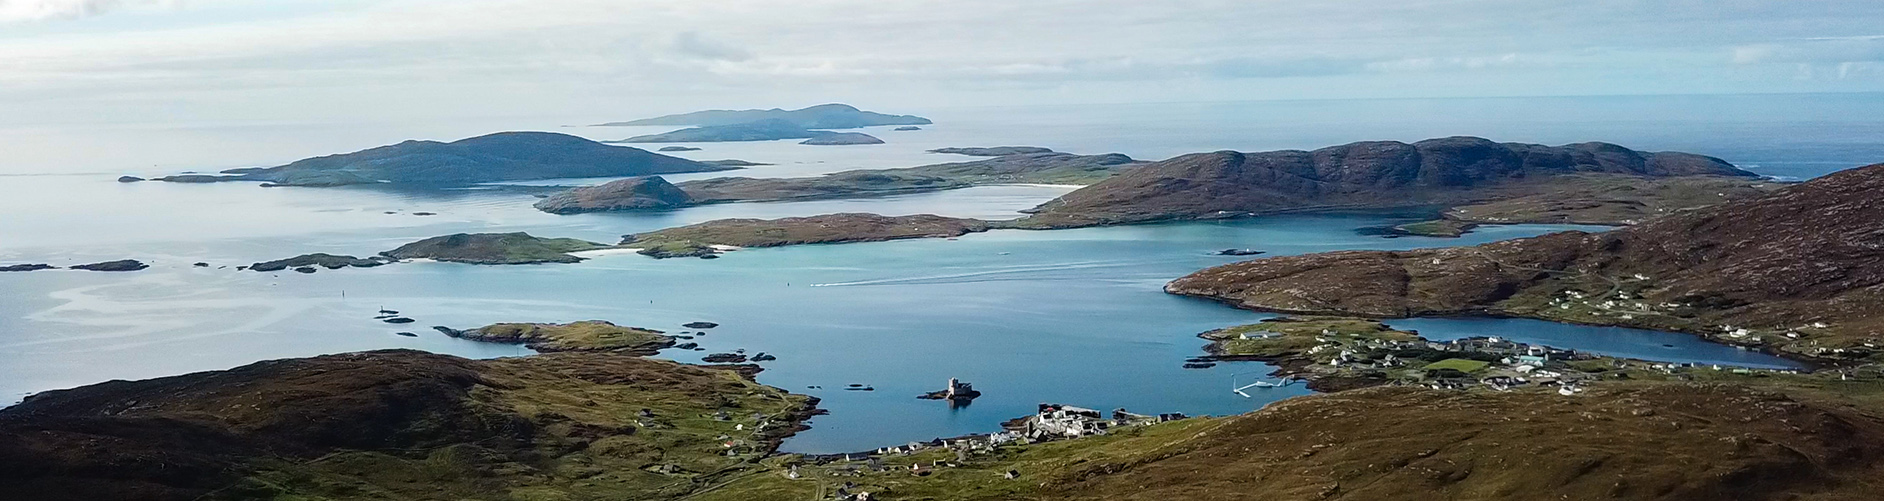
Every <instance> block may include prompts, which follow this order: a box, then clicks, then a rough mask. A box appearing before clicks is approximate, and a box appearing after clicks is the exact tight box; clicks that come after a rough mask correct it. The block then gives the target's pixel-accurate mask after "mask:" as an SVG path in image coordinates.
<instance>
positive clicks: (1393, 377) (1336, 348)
mask: <svg viewBox="0 0 1884 501" xmlns="http://www.w3.org/2000/svg"><path fill="white" fill-rule="evenodd" d="M1201 336H1202V337H1204V338H1206V339H1210V340H1212V341H1213V343H1212V345H1211V347H1210V348H1209V350H1210V351H1211V353H1212V356H1211V357H1205V358H1202V359H1197V360H1198V361H1203V360H1210V361H1219V360H1261V361H1268V362H1272V363H1274V364H1276V365H1277V366H1279V367H1280V368H1279V369H1278V370H1277V371H1276V373H1275V374H1274V376H1276V377H1279V378H1281V379H1282V381H1281V382H1269V383H1266V384H1251V385H1248V386H1242V387H1238V388H1237V389H1238V391H1242V390H1244V389H1247V388H1249V387H1273V386H1279V385H1282V384H1286V383H1287V382H1290V381H1294V380H1301V381H1306V382H1308V383H1309V384H1310V387H1311V388H1316V387H1317V385H1318V384H1319V385H1321V386H1327V385H1329V381H1339V382H1340V383H1341V384H1343V385H1346V386H1345V387H1357V386H1375V385H1397V386H1424V387H1429V388H1434V389H1451V390H1465V389H1487V390H1491V391H1511V390H1516V389H1520V388H1527V387H1529V388H1545V389H1551V390H1554V391H1556V392H1558V393H1560V394H1563V395H1566V396H1568V395H1575V394H1578V393H1581V392H1582V391H1583V388H1584V387H1586V386H1587V385H1589V384H1591V383H1595V382H1598V381H1604V380H1629V379H1684V380H1685V379H1694V378H1696V377H1697V376H1699V375H1700V374H1699V371H1707V372H1713V373H1720V374H1724V375H1730V376H1731V375H1738V376H1756V375H1770V374H1798V373H1799V371H1797V370H1793V369H1751V368H1740V367H1726V366H1720V365H1702V364H1686V363H1667V362H1653V361H1646V360H1635V359H1626V358H1617V357H1607V356H1600V355H1595V354H1591V353H1584V352H1578V351H1573V350H1565V349H1560V348H1553V347H1549V346H1543V345H1534V344H1527V343H1521V342H1515V341H1511V340H1508V339H1502V338H1499V337H1491V336H1487V337H1473V338H1465V339H1457V340H1451V341H1432V340H1428V339H1425V338H1422V337H1420V336H1419V335H1418V333H1417V332H1409V331H1399V330H1394V329H1392V328H1390V327H1388V326H1386V325H1384V324H1381V323H1379V322H1375V321H1372V320H1362V319H1348V318H1316V317H1307V318H1290V317H1284V318H1276V319H1270V320H1265V321H1263V322H1261V323H1257V324H1251V325H1245V326H1238V327H1232V328H1228V329H1220V330H1217V331H1211V332H1207V333H1204V334H1202V335H1201ZM1193 363H1196V362H1193ZM1709 377H1712V376H1709Z"/></svg>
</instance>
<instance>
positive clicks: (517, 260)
mask: <svg viewBox="0 0 1884 501" xmlns="http://www.w3.org/2000/svg"><path fill="white" fill-rule="evenodd" d="M608 247H609V246H607V245H602V244H598V243H595V242H590V241H586V240H578V239H574V238H540V237H534V236H531V235H530V234H528V233H477V234H467V233H459V234H455V235H445V236H440V237H432V238H427V239H425V240H420V241H417V242H413V243H409V244H406V245H402V246H400V247H399V248H397V249H393V250H390V251H386V252H382V253H381V254H382V255H385V256H386V257H391V258H394V259H420V258H423V259H435V260H439V261H447V262H456V263H471V264H536V263H574V262H578V261H581V260H582V258H579V257H576V256H572V255H569V253H571V252H578V251H586V250H596V249H605V248H608Z"/></svg>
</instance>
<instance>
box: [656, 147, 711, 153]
mask: <svg viewBox="0 0 1884 501" xmlns="http://www.w3.org/2000/svg"><path fill="white" fill-rule="evenodd" d="M655 151H661V152H671V151H700V149H699V148H695V147H692V146H668V147H665V148H661V149H659V150H655Z"/></svg>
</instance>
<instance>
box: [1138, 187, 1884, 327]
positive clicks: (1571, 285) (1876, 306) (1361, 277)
mask: <svg viewBox="0 0 1884 501" xmlns="http://www.w3.org/2000/svg"><path fill="white" fill-rule="evenodd" d="M1878 193H1884V164H1880V165H1873V166H1869V167H1862V168H1858V169H1853V170H1849V171H1844V172H1839V173H1836V174H1832V175H1829V176H1825V177H1822V178H1819V179H1815V180H1812V181H1809V182H1806V183H1803V184H1799V185H1796V186H1791V187H1787V188H1783V189H1780V190H1777V191H1775V192H1772V193H1770V194H1766V195H1763V196H1759V197H1757V198H1752V199H1748V200H1740V201H1734V202H1727V203H1723V204H1719V205H1714V206H1710V207H1706V208H1700V209H1694V210H1689V211H1684V212H1680V213H1676V214H1671V215H1666V216H1662V217H1658V218H1655V219H1651V220H1649V221H1646V222H1642V223H1640V224H1638V225H1635V226H1630V227H1627V228H1623V229H1619V230H1615V231H1611V232H1605V233H1596V234H1591V233H1583V232H1564V233H1554V234H1550V235H1544V236H1540V237H1534V238H1527V239H1521V240H1512V241H1504V242H1497V243H1490V244H1485V245H1480V246H1476V247H1458V248H1448V249H1429V250H1414V251H1398V252H1368V251H1351V252H1335V253H1325V254H1309V255H1302V256H1288V257H1277V258H1270V259H1259V260H1255V261H1248V262H1242V263H1236V264H1229V265H1224V266H1220V267H1216V268H1211V269H1207V270H1203V271H1200V272H1197V273H1194V274H1192V275H1190V276H1186V277H1183V278H1180V279H1178V280H1176V281H1173V282H1171V283H1170V284H1169V285H1167V286H1166V287H1165V290H1166V291H1168V292H1170V293H1173V294H1180V295H1186V296H1197V297H1204V298H1211V299H1216V300H1220V301H1224V302H1226V303H1229V304H1232V305H1235V306H1239V307H1243V308H1249V309H1255V310H1264V311H1278V312H1292V313H1314V314H1333V315H1362V316H1369V317H1390V318H1398V317H1409V316H1431V315H1470V314H1485V315H1498V316H1519V317H1535V318H1541V319H1546V320H1556V321H1565V322H1573V323H1581V324H1596V325H1619V326H1630V327H1641V328H1650V329H1661V330H1673V331H1681V332H1689V333H1694V334H1700V335H1702V336H1705V337H1706V338H1708V339H1711V340H1714V341H1719V342H1724V343H1730V344H1738V345H1742V346H1752V347H1763V348H1768V349H1775V350H1778V351H1782V352H1785V353H1789V354H1793V355H1796V356H1799V357H1809V358H1818V359H1859V358H1865V357H1869V356H1872V355H1874V354H1879V353H1884V344H1880V342H1881V341H1884V339H1880V338H1879V337H1878V336H1877V334H1876V332H1877V329H1878V327H1879V325H1880V324H1879V323H1878V319H1879V318H1884V310H1881V309H1880V308H1884V306H1880V305H1884V298H1880V296H1879V292H1878V288H1879V287H1880V286H1884V253H1880V252H1879V251H1878V250H1877V248H1878V246H1879V245H1880V244H1878V242H1879V240H1878V238H1877V234H1878V226H1877V221H1884V198H1881V197H1879V196H1877V194H1878Z"/></svg>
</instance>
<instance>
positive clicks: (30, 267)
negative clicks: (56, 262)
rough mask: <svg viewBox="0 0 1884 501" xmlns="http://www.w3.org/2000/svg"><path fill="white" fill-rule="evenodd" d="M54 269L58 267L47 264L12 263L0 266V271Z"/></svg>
mask: <svg viewBox="0 0 1884 501" xmlns="http://www.w3.org/2000/svg"><path fill="white" fill-rule="evenodd" d="M56 269H58V267H57V266H53V265H49V264H14V265H7V266H0V273H6V272H15V271H39V270H56Z"/></svg>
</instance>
